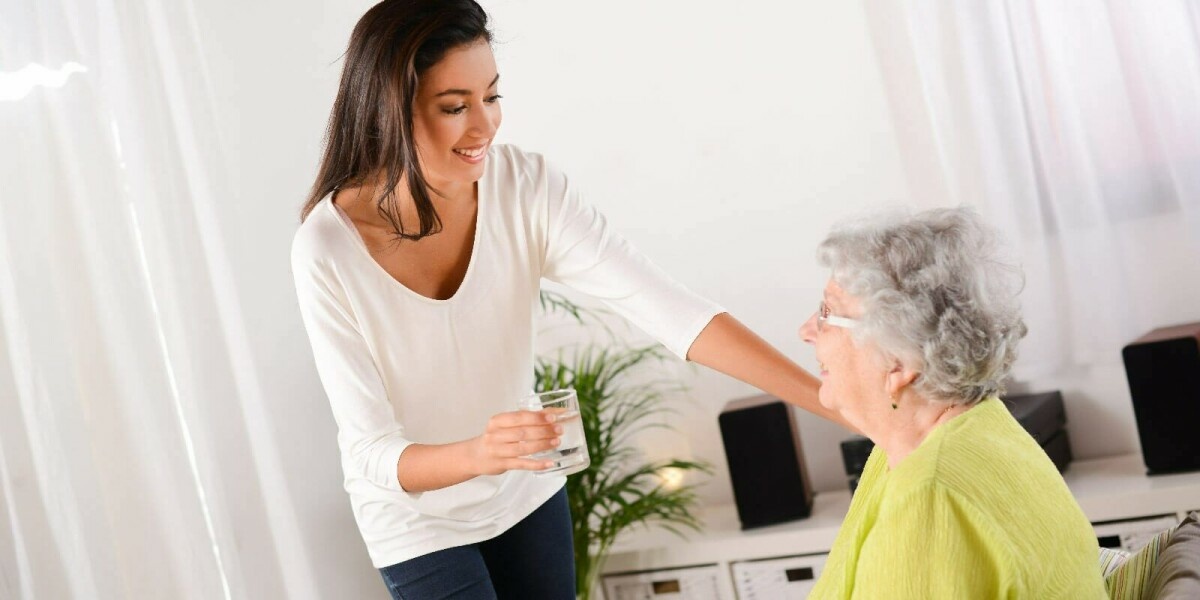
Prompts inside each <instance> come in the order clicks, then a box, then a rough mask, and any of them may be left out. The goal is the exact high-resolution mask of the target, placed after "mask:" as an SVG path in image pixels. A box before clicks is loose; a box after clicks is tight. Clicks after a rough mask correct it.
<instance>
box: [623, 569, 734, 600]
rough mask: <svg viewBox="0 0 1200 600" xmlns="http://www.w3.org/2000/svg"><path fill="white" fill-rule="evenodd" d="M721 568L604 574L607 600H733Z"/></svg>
mask: <svg viewBox="0 0 1200 600" xmlns="http://www.w3.org/2000/svg"><path fill="white" fill-rule="evenodd" d="M721 575H722V573H721V568H720V566H718V565H715V564H712V565H699V566H694V567H681V568H678V569H660V570H653V571H642V572H635V573H614V574H610V575H604V576H603V577H602V578H601V579H602V580H603V582H604V596H605V598H607V600H733V596H732V595H731V594H729V593H727V592H726V591H725V586H724V585H723V582H722V581H721Z"/></svg>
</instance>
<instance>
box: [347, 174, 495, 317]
mask: <svg viewBox="0 0 1200 600" xmlns="http://www.w3.org/2000/svg"><path fill="white" fill-rule="evenodd" d="M485 187H486V186H484V185H483V178H480V180H479V181H478V182H476V184H475V237H474V238H473V240H472V241H471V257H470V258H469V259H468V260H467V271H466V272H465V273H463V278H462V281H460V282H459V283H458V287H457V288H455V290H454V293H453V294H450V297H448V298H430V297H429V296H426V295H424V294H422V293H420V292H417V291H415V290H413V289H412V288H410V287H408V286H407V285H404V284H403V283H402V282H401V281H400V280H399V279H396V278H395V277H393V276H392V274H391V273H389V272H388V271H387V269H385V268H383V265H381V264H379V261H377V260H375V257H374V256H372V255H371V251H370V249H368V248H367V242H366V240H364V239H363V237H362V234H361V233H359V231H358V228H357V227H356V226H355V225H354V220H353V219H351V218H350V215H349V214H347V213H346V211H345V210H343V209H342V207H340V206H338V205H337V203H336V202H334V201H333V194H330V195H329V196H327V197H326V198H325V202H327V203H328V204H329V209H330V210H331V211H333V217H334V218H335V219H337V221H338V223H340V224H341V225H342V228H343V229H344V230H345V231H346V233H347V234H348V235H350V237H352V238H354V242H355V246H357V247H358V249H359V250H361V251H362V253H363V257H364V258H366V259H367V260H368V261H370V262H371V264H373V265H374V266H375V269H377V270H378V272H379V274H380V275H382V276H383V277H385V278H387V280H388V281H390V282H392V285H394V286H396V287H397V288H399V289H400V290H401V292H402V293H405V294H408V295H410V296H412V297H413V298H416V299H418V300H420V301H422V302H428V303H431V304H435V305H445V304H450V303H452V302H454V301H455V300H457V299H458V298H460V297H461V296H462V295H463V290H464V289H466V287H467V285H468V284H470V283H471V280H472V277H471V275H472V273H474V272H475V263H476V262H477V260H476V257H478V256H479V246H480V242H481V240H482V239H483V230H484V223H486V222H487V221H486V220H485V219H484V211H485V210H486V209H487V202H485V201H484V200H485V197H484V193H483V190H484V188H485Z"/></svg>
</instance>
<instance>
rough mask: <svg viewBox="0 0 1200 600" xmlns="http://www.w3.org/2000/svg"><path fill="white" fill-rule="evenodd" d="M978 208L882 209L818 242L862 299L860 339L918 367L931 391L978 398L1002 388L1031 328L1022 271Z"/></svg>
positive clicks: (956, 398)
mask: <svg viewBox="0 0 1200 600" xmlns="http://www.w3.org/2000/svg"><path fill="white" fill-rule="evenodd" d="M999 250H1000V245H999V236H998V235H997V233H996V232H995V231H994V230H993V229H991V228H990V227H988V226H987V225H985V224H984V223H983V222H982V220H981V219H980V218H979V216H978V214H976V213H975V212H974V211H973V210H971V209H969V208H965V207H960V208H939V209H933V210H926V211H922V212H918V213H915V214H908V213H885V214H881V215H877V216H874V217H869V218H866V219H862V220H858V221H853V222H850V223H846V224H843V225H841V226H838V227H836V228H835V229H834V231H833V232H832V233H830V235H829V237H827V238H826V239H825V241H823V242H821V245H820V246H819V247H818V248H817V260H818V261H819V262H820V264H821V266H824V267H829V268H830V269H831V270H832V273H833V280H834V281H836V282H837V284H838V285H839V286H841V287H842V289H844V290H846V292H848V293H850V294H851V295H853V296H855V297H857V298H858V299H859V301H861V302H862V308H863V311H862V312H863V314H862V316H861V321H862V325H861V326H860V327H858V328H855V329H854V330H853V332H854V336H855V339H856V340H858V341H860V342H861V341H863V340H870V341H871V342H873V343H874V344H875V345H876V347H878V349H879V350H880V351H881V352H882V353H883V354H884V356H885V357H886V358H888V359H895V360H898V361H900V363H901V364H903V365H905V366H906V367H907V368H910V369H912V370H915V371H918V372H919V373H920V376H919V377H918V378H917V380H916V381H915V382H914V384H913V385H914V388H915V389H916V390H917V392H918V393H920V394H921V395H923V396H925V397H926V398H928V399H930V400H938V401H946V402H955V403H964V404H968V405H970V404H975V403H977V402H979V401H981V400H983V399H985V398H987V397H989V396H993V395H997V394H1002V393H1004V379H1005V378H1006V377H1007V376H1008V373H1009V371H1010V370H1011V369H1012V365H1013V362H1014V361H1015V360H1016V358H1017V342H1018V341H1020V339H1021V338H1022V337H1024V336H1025V333H1026V331H1027V329H1026V327H1025V322H1024V321H1022V319H1021V307H1020V303H1019V302H1018V300H1017V295H1018V294H1019V293H1020V290H1021V287H1022V286H1023V285H1024V277H1023V275H1022V273H1021V270H1020V268H1019V267H1016V266H1015V265H1010V264H1006V263H1004V262H1002V261H1001V260H1000V258H999Z"/></svg>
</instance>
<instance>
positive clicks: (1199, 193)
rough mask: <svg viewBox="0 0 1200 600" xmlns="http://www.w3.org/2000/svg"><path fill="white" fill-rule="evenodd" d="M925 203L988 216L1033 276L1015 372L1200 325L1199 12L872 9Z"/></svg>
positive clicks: (1087, 5)
mask: <svg viewBox="0 0 1200 600" xmlns="http://www.w3.org/2000/svg"><path fill="white" fill-rule="evenodd" d="M867 13H868V15H869V17H868V19H869V27H870V31H871V36H872V39H873V41H874V42H875V45H876V50H877V53H878V55H879V57H880V61H881V65H882V73H883V76H884V79H885V83H886V87H887V90H888V96H889V102H890V105H891V107H892V110H893V117H894V120H895V122H896V127H897V132H898V136H899V140H900V145H901V153H902V155H903V156H904V160H905V162H906V165H905V166H906V170H907V172H908V175H909V177H910V183H911V186H912V190H913V195H914V197H915V198H916V199H917V200H918V202H921V203H924V204H927V205H931V206H936V205H953V204H960V203H967V204H971V205H974V206H976V207H978V208H979V209H980V210H981V211H982V212H983V213H984V214H985V215H987V216H988V217H989V218H990V219H992V220H993V222H995V223H997V224H998V225H1000V226H1001V227H1002V228H1003V229H1004V230H1005V232H1006V233H1007V235H1008V237H1009V238H1010V240H1011V241H1012V242H1013V245H1014V246H1015V247H1016V248H1017V249H1018V252H1019V254H1020V258H1021V259H1022V261H1023V264H1024V268H1025V271H1026V275H1027V278H1028V279H1027V286H1026V292H1025V296H1024V305H1025V313H1026V319H1027V321H1028V322H1029V325H1030V330H1031V331H1030V336H1029V339H1028V340H1027V341H1026V342H1025V343H1024V344H1023V346H1022V347H1023V356H1022V359H1021V362H1020V363H1019V365H1018V370H1017V373H1018V375H1021V376H1026V377H1037V376H1038V375H1041V374H1045V373H1048V372H1053V371H1055V370H1061V369H1066V368H1072V367H1079V366H1080V365H1093V364H1097V363H1114V362H1115V363H1119V362H1120V349H1121V346H1122V345H1123V344H1125V343H1128V342H1129V341H1131V340H1132V339H1134V338H1135V337H1136V336H1138V335H1140V334H1141V333H1144V332H1146V331H1148V330H1149V329H1151V328H1153V327H1158V326H1164V325H1170V324H1174V323H1178V322H1186V321H1194V320H1200V283H1198V282H1200V3H1197V2H1194V1H1190V0H1165V1H1162V2H1158V1H1155V2H1139V1H1136V0H1113V1H1110V2H1099V1H1089V2H1080V1H1072V2H1038V1H1036V0H1003V1H997V2H938V1H934V0H903V1H899V2H869V3H867Z"/></svg>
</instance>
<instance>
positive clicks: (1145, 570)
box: [1100, 529, 1174, 600]
mask: <svg viewBox="0 0 1200 600" xmlns="http://www.w3.org/2000/svg"><path fill="white" fill-rule="evenodd" d="M1173 531H1174V529H1168V530H1166V531H1164V532H1162V533H1160V534H1158V535H1156V536H1154V537H1153V538H1152V539H1151V540H1150V541H1149V542H1148V543H1147V544H1146V545H1145V546H1142V548H1141V549H1140V550H1138V551H1137V552H1135V553H1134V554H1132V555H1127V556H1125V557H1124V560H1121V557H1116V556H1114V557H1110V558H1109V559H1108V562H1107V563H1106V562H1105V556H1104V555H1105V553H1104V552H1103V551H1101V553H1100V566H1101V570H1102V571H1103V572H1104V573H1105V575H1104V587H1105V588H1106V589H1107V590H1108V597H1109V598H1110V599H1111V600H1141V599H1143V598H1153V596H1148V595H1146V592H1148V591H1149V589H1150V578H1151V577H1153V576H1154V570H1155V568H1157V566H1158V562H1159V556H1160V555H1161V554H1162V550H1163V548H1164V547H1165V546H1166V542H1167V539H1168V538H1169V537H1171V532H1173ZM1118 552H1120V551H1118ZM1122 554H1125V553H1122ZM1114 563H1115V565H1114Z"/></svg>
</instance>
